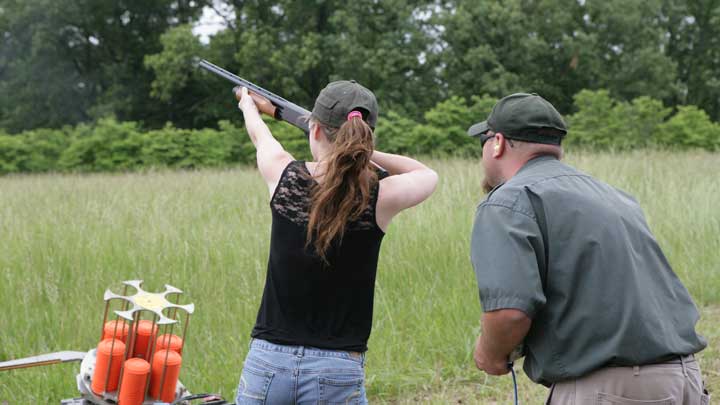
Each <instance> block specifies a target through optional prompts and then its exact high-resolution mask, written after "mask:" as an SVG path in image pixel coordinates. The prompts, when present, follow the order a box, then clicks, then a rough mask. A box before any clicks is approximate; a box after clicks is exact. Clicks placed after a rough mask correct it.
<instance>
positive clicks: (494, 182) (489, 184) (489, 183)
mask: <svg viewBox="0 0 720 405" xmlns="http://www.w3.org/2000/svg"><path fill="white" fill-rule="evenodd" d="M504 182H505V181H504V180H502V179H496V178H493V177H492V176H488V175H487V174H486V175H485V177H483V179H482V189H483V191H484V192H485V194H488V193H490V192H491V191H492V190H493V189H494V188H495V187H497V186H498V185H500V184H502V183H504Z"/></svg>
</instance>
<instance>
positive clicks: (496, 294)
mask: <svg viewBox="0 0 720 405" xmlns="http://www.w3.org/2000/svg"><path fill="white" fill-rule="evenodd" d="M471 244H472V245H471V258H472V263H473V267H474V269H475V276H476V278H477V283H478V288H479V292H480V300H481V302H482V306H483V311H485V312H488V311H494V310H498V309H506V308H513V309H518V310H521V311H523V312H525V313H526V314H527V315H528V316H529V317H530V318H532V326H531V328H530V331H529V332H528V335H527V336H526V338H525V342H524V344H525V355H526V357H525V361H524V370H525V372H526V373H527V375H528V377H530V379H532V380H533V381H535V382H538V383H542V384H545V385H550V384H552V383H554V382H558V381H562V380H566V379H570V378H577V377H580V376H583V375H586V374H588V373H589V372H591V371H593V370H595V369H598V368H601V367H603V366H609V365H617V366H627V365H642V364H649V363H654V362H658V361H665V360H668V359H670V358H672V357H673V356H674V355H686V354H692V353H696V352H698V351H700V350H702V349H703V348H704V347H705V346H706V342H705V340H704V339H703V337H702V336H700V335H698V334H697V333H696V332H695V324H696V322H697V320H698V318H699V316H698V311H697V308H696V307H695V305H694V303H693V301H692V299H691V298H690V294H689V293H688V291H687V289H686V288H685V287H684V286H683V285H682V283H681V282H680V280H679V279H678V278H677V276H676V275H675V273H674V272H673V270H672V269H671V267H670V265H669V263H668V261H667V259H666V258H665V256H664V255H663V253H662V251H661V249H660V247H659V246H658V244H657V241H656V240H655V238H654V236H653V235H652V233H651V232H650V229H649V227H648V225H647V223H646V221H645V218H644V215H643V213H642V210H641V208H640V206H639V204H638V203H637V201H636V200H635V199H634V198H633V197H632V196H630V195H628V194H627V193H624V192H622V191H620V190H617V189H615V188H613V187H611V186H609V185H607V184H605V183H603V182H601V181H598V180H597V179H595V178H593V177H591V176H589V175H587V174H584V173H582V172H580V171H578V170H576V169H574V168H572V167H570V166H568V165H566V164H564V163H562V162H560V161H559V160H557V159H555V158H554V157H550V156H541V157H538V158H535V159H532V160H530V161H529V162H528V163H526V164H525V165H524V166H523V168H522V169H521V170H520V171H518V173H517V174H516V175H515V176H513V177H512V178H511V179H510V180H509V181H508V182H506V183H505V184H503V185H501V186H498V187H496V188H495V189H494V190H493V191H492V192H491V193H490V194H489V195H488V196H487V198H486V199H485V201H483V202H482V203H481V204H480V205H479V207H478V209H477V213H476V217H475V225H474V227H473V233H472V242H471Z"/></svg>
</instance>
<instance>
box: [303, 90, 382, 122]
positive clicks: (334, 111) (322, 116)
mask: <svg viewBox="0 0 720 405" xmlns="http://www.w3.org/2000/svg"><path fill="white" fill-rule="evenodd" d="M351 111H360V112H361V113H362V115H363V120H364V121H365V122H367V123H368V125H370V127H371V128H373V129H375V124H376V123H377V117H378V104H377V100H376V99H375V94H373V92H372V91H370V90H368V89H367V88H365V87H363V86H362V85H361V84H360V83H358V82H356V81H355V80H339V81H336V82H332V83H330V84H328V85H327V86H325V88H324V89H322V91H321V92H320V95H319V96H318V98H317V99H316V100H315V106H314V107H313V109H312V114H311V116H312V117H313V118H315V119H317V120H318V121H320V122H322V123H323V124H325V125H328V126H330V127H333V128H339V127H340V126H341V125H342V124H343V123H344V122H345V121H347V115H348V113H350V112H351Z"/></svg>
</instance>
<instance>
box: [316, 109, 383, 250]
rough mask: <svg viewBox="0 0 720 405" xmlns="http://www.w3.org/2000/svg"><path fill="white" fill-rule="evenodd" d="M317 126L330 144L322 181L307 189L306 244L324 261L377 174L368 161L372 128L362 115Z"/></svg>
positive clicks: (366, 198) (363, 202) (358, 211)
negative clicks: (330, 147)
mask: <svg viewBox="0 0 720 405" xmlns="http://www.w3.org/2000/svg"><path fill="white" fill-rule="evenodd" d="M321 127H322V129H323V132H324V133H325V136H326V137H327V139H328V141H329V142H330V143H331V144H332V145H333V148H332V152H330V154H329V156H327V158H326V159H327V164H326V165H325V171H324V172H323V173H322V182H318V183H314V185H313V188H312V191H311V202H310V215H309V221H308V229H307V242H306V246H309V245H310V244H312V245H313V246H314V247H315V252H316V253H317V254H318V255H319V256H320V257H322V259H323V260H324V261H325V262H327V258H326V253H327V251H328V249H329V248H330V246H331V244H332V243H333V241H335V240H336V239H338V238H339V239H338V242H340V243H341V242H342V235H343V234H344V233H345V226H346V224H347V223H348V221H352V220H355V219H357V218H359V217H360V215H362V213H363V211H364V210H365V207H367V205H368V203H369V201H370V198H371V195H370V194H371V190H372V186H373V185H374V184H375V183H376V182H377V181H378V178H377V174H376V173H375V170H373V169H372V166H371V163H370V157H371V156H372V153H373V150H374V145H373V133H372V129H370V126H369V125H368V124H367V123H366V122H365V121H363V119H362V118H360V117H355V118H351V119H349V120H347V121H345V122H344V123H343V124H342V126H341V127H340V128H330V127H327V126H324V125H321Z"/></svg>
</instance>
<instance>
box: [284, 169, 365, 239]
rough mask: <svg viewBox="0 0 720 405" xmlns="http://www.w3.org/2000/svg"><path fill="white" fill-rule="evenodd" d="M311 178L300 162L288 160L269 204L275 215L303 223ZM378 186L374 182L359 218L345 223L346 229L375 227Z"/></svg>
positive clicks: (295, 222) (311, 182)
mask: <svg viewBox="0 0 720 405" xmlns="http://www.w3.org/2000/svg"><path fill="white" fill-rule="evenodd" d="M314 183H315V180H313V179H312V177H311V175H310V172H309V171H308V170H307V167H306V166H305V162H304V161H300V160H295V161H292V162H290V163H289V164H288V165H287V167H286V168H285V170H284V171H283V173H282V175H281V176H280V181H279V182H278V185H277V188H276V189H275V194H274V195H273V198H272V200H271V201H270V207H271V208H272V210H273V211H275V212H277V213H278V214H279V215H281V216H283V217H284V218H286V219H288V220H290V221H291V222H293V223H294V224H296V225H300V226H307V224H308V220H309V213H310V191H311V188H312V185H313V184H314ZM378 189H379V185H378V184H377V183H376V184H375V185H374V186H373V188H372V190H371V192H370V201H369V203H368V206H367V207H365V210H363V212H362V214H360V217H359V218H358V219H356V220H354V221H351V222H348V223H347V225H346V228H345V229H346V231H353V230H367V229H373V228H376V227H377V223H376V222H375V202H376V201H377V195H378Z"/></svg>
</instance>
